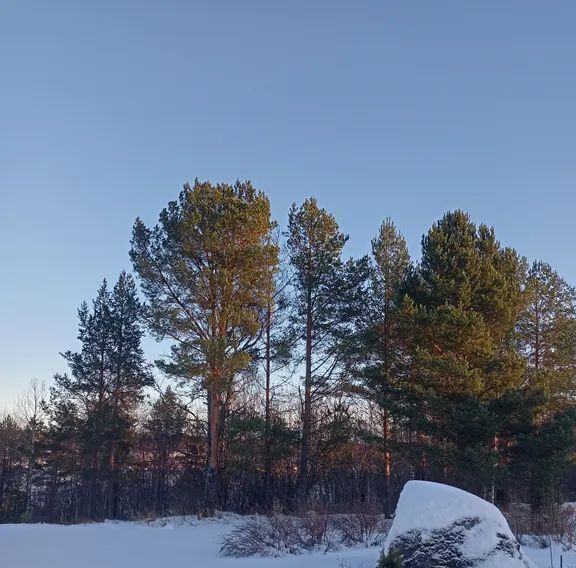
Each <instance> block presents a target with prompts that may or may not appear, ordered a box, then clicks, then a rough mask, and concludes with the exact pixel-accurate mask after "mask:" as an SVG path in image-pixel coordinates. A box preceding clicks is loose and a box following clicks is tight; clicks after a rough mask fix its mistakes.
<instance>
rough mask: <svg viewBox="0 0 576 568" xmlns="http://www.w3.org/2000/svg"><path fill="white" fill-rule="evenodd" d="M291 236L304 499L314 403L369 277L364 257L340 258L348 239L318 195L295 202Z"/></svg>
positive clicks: (335, 364) (327, 386)
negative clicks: (300, 354) (300, 344)
mask: <svg viewBox="0 0 576 568" xmlns="http://www.w3.org/2000/svg"><path fill="white" fill-rule="evenodd" d="M287 235H288V251H289V255H290V262H291V264H292V267H293V269H294V302H295V321H294V324H295V326H296V329H297V330H298V335H299V336H300V337H302V339H303V340H304V401H303V412H302V447H301V452H300V467H299V476H298V484H297V495H296V498H297V500H298V501H300V502H302V501H303V499H304V497H305V495H306V492H307V488H308V481H309V476H310V456H311V439H312V428H313V423H314V408H313V405H314V401H315V399H319V398H322V397H323V396H326V395H327V394H328V393H329V392H331V390H332V384H331V382H332V379H333V378H334V376H335V373H336V372H337V371H338V369H339V365H340V363H341V361H340V358H341V352H342V351H341V343H342V340H343V339H344V338H345V337H346V335H347V334H348V332H349V326H350V322H351V320H352V314H351V310H353V309H354V308H355V307H357V306H358V297H359V289H360V285H361V283H362V282H363V280H364V279H365V259H364V260H363V261H362V262H360V263H355V262H353V261H349V262H348V263H343V262H342V258H341V255H342V249H343V247H344V245H345V243H346V241H347V240H348V237H347V236H345V235H344V234H343V233H342V232H341V231H340V230H339V228H338V224H337V222H336V220H335V219H334V217H333V216H332V215H330V214H329V213H328V212H327V211H326V210H325V209H321V208H320V207H319V206H318V203H317V201H316V199H314V198H310V199H306V200H305V201H304V203H303V204H302V205H301V206H300V207H297V206H296V204H294V205H292V208H291V210H290V215H289V219H288V232H287Z"/></svg>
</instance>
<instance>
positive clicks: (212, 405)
mask: <svg viewBox="0 0 576 568" xmlns="http://www.w3.org/2000/svg"><path fill="white" fill-rule="evenodd" d="M213 382H215V381H213ZM221 422H222V396H221V394H220V392H219V390H218V387H216V386H215V385H214V384H213V385H211V386H210V390H209V392H208V464H207V470H206V485H205V499H206V504H207V506H208V507H211V508H213V507H216V506H218V504H219V492H220V481H221V480H220V477H221V467H222V423H221Z"/></svg>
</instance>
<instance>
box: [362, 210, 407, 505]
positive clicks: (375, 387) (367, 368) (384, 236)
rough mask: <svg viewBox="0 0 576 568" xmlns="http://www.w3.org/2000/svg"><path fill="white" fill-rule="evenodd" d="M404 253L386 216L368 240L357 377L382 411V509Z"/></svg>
mask: <svg viewBox="0 0 576 568" xmlns="http://www.w3.org/2000/svg"><path fill="white" fill-rule="evenodd" d="M410 265H411V263H410V255H409V253H408V247H407V245H406V240H405V239H404V237H403V236H402V235H401V234H400V233H399V232H398V230H397V229H396V226H395V225H394V223H393V222H392V221H391V220H390V219H386V220H385V221H384V222H383V223H382V225H381V226H380V230H379V233H378V236H377V237H376V238H374V239H373V240H372V265H371V271H370V272H371V278H370V288H369V290H368V294H367V302H366V307H365V309H364V310H363V318H364V319H365V322H364V325H363V326H361V333H360V338H361V349H360V353H361V355H362V370H361V374H362V378H363V381H364V382H365V383H366V384H367V386H368V389H369V390H368V398H369V400H372V401H374V402H376V403H377V404H378V406H379V407H380V408H381V410H382V442H383V447H384V459H385V464H384V468H385V489H384V503H385V508H386V510H385V513H386V514H387V515H390V514H391V513H392V511H391V510H390V508H389V502H390V499H389V491H390V478H391V475H392V453H391V440H392V432H391V429H392V416H394V415H396V416H400V415H401V409H402V402H401V400H400V398H401V388H400V384H401V380H402V377H403V367H404V366H405V353H404V350H403V344H402V333H401V330H400V326H399V300H400V295H399V292H400V288H401V286H402V285H403V283H404V280H405V279H406V277H407V276H408V271H409V269H410Z"/></svg>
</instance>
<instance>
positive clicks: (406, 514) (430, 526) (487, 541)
mask: <svg viewBox="0 0 576 568" xmlns="http://www.w3.org/2000/svg"><path fill="white" fill-rule="evenodd" d="M384 549H385V551H386V552H388V551H389V550H390V549H396V550H397V551H398V552H400V554H401V555H402V556H403V558H404V564H405V566H406V568H444V567H445V568H532V564H531V563H530V561H529V560H528V559H527V558H526V557H525V556H524V554H523V553H522V551H521V550H520V546H519V545H518V542H517V541H516V539H515V538H514V535H513V534H512V532H511V531H510V528H509V527H508V523H507V522H506V519H505V518H504V516H503V515H502V513H501V512H500V511H499V510H498V509H497V508H496V507H495V506H494V505H492V504H491V503H488V502H487V501H484V500H483V499H480V498H479V497H476V496H475V495H472V494H470V493H467V492H466V491H462V490H461V489H456V488H455V487H450V486H448V485H442V484H440V483H430V482H426V481H410V482H408V483H407V484H406V485H405V487H404V489H403V490H402V494H401V495H400V501H399V502H398V507H397V509H396V515H395V517H394V523H393V524H392V528H391V529H390V532H389V533H388V537H387V539H386V544H385V547H384Z"/></svg>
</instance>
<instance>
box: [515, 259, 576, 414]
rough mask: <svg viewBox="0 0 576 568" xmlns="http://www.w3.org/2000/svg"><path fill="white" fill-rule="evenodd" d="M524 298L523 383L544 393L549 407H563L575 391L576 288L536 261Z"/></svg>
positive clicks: (521, 323)
mask: <svg viewBox="0 0 576 568" xmlns="http://www.w3.org/2000/svg"><path fill="white" fill-rule="evenodd" d="M525 299H526V307H525V309H524V310H523V312H522V314H521V316H520V319H519V322H518V325H517V337H518V342H519V348H520V351H521V353H522V354H523V356H524V357H525V358H526V361H527V372H526V379H525V381H526V385H527V386H528V387H530V388H532V389H541V390H542V391H543V392H544V393H545V395H546V398H547V399H548V403H547V405H546V406H547V408H548V409H549V410H550V409H554V408H558V407H564V406H566V405H567V404H569V403H570V401H571V400H572V398H573V396H574V393H575V391H576V290H575V289H574V288H573V287H572V286H570V285H569V284H568V283H567V282H566V281H565V280H564V279H563V278H561V277H560V276H559V274H558V273H557V272H556V271H555V270H554V269H553V268H552V267H551V266H550V265H549V264H546V263H544V262H535V263H534V264H533V265H532V267H531V268H530V270H529V272H528V276H527V279H526V286H525Z"/></svg>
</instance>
